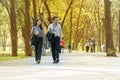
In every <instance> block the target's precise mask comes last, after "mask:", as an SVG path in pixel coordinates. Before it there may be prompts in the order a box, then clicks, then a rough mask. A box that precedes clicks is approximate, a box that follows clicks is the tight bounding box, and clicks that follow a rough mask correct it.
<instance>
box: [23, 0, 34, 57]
mask: <svg viewBox="0 0 120 80" xmlns="http://www.w3.org/2000/svg"><path fill="white" fill-rule="evenodd" d="M24 2H25V28H24V30H25V33H24V35H25V37H24V42H25V55H26V56H32V50H31V46H30V45H29V41H30V12H29V9H30V1H29V0H24Z"/></svg>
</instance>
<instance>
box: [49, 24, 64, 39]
mask: <svg viewBox="0 0 120 80" xmlns="http://www.w3.org/2000/svg"><path fill="white" fill-rule="evenodd" d="M48 31H52V32H53V33H54V34H55V36H59V37H60V38H62V29H61V25H60V24H54V23H52V24H50V25H49V26H48Z"/></svg>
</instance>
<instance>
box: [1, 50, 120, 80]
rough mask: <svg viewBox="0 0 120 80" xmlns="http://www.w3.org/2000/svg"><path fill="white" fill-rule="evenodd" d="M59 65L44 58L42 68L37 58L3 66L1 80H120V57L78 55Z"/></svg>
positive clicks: (64, 57)
mask: <svg viewBox="0 0 120 80" xmlns="http://www.w3.org/2000/svg"><path fill="white" fill-rule="evenodd" d="M60 57H61V61H60V63H59V64H52V58H51V56H43V57H42V61H41V64H35V62H34V58H27V59H18V60H11V61H2V62H0V80H120V55H118V57H116V58H115V57H106V56H105V53H100V52H96V53H85V52H77V51H74V52H72V53H70V54H69V53H67V52H65V53H61V54H60Z"/></svg>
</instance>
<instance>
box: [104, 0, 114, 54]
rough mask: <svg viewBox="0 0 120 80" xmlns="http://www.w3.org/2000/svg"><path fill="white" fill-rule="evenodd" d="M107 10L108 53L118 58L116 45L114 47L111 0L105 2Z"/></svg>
mask: <svg viewBox="0 0 120 80" xmlns="http://www.w3.org/2000/svg"><path fill="white" fill-rule="evenodd" d="M104 9H105V20H104V22H105V26H104V28H105V36H106V53H107V56H116V53H115V50H114V45H113V34H112V26H111V11H110V10H111V2H110V1H109V0H104Z"/></svg>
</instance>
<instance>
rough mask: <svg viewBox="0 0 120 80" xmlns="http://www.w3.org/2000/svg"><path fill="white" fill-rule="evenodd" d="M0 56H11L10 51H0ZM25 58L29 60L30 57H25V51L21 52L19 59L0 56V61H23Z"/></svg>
mask: <svg viewBox="0 0 120 80" xmlns="http://www.w3.org/2000/svg"><path fill="white" fill-rule="evenodd" d="M0 54H10V52H8V51H0ZM23 58H29V57H26V56H25V53H24V51H19V52H18V56H17V57H12V56H11V55H9V56H0V61H4V60H15V59H23Z"/></svg>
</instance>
